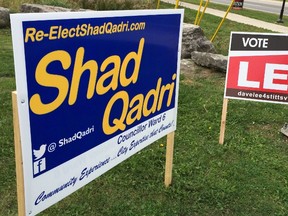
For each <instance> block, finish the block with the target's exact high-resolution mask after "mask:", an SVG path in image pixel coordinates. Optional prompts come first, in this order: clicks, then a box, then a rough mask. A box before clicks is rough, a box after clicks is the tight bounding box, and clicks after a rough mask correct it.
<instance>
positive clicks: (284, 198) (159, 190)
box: [0, 5, 288, 216]
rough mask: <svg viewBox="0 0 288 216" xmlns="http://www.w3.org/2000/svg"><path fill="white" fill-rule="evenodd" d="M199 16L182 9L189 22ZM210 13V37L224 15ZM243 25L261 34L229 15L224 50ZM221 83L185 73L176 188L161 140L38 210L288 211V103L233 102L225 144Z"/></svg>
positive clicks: (5, 195)
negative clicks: (286, 129) (168, 178)
mask: <svg viewBox="0 0 288 216" xmlns="http://www.w3.org/2000/svg"><path fill="white" fill-rule="evenodd" d="M162 7H168V6H167V5H166V6H165V5H162ZM171 7H172V6H171ZM194 14H195V11H190V10H185V20H186V21H192V18H191V17H193V16H192V15H194ZM206 18H207V19H205V20H203V23H202V27H203V30H204V32H205V34H206V35H207V37H210V36H211V35H212V34H213V33H214V29H215V28H216V26H217V25H218V23H219V19H218V18H216V17H213V16H208V15H207V16H206ZM208 20H209V21H208ZM238 30H239V31H259V32H260V31H263V30H262V29H257V28H255V27H253V28H252V27H250V26H246V25H242V24H238V23H235V22H230V21H228V20H227V22H226V21H225V28H223V29H222V30H221V31H220V32H219V35H218V36H217V37H216V39H215V43H217V50H218V51H219V52H221V53H225V52H227V50H228V41H229V36H230V31H238ZM0 42H1V49H0V63H1V67H0V128H1V130H0V145H1V148H0V179H1V180H0V200H1V202H0V215H1V216H2V215H3V216H6V215H17V201H16V180H15V162H14V145H13V125H12V108H11V107H12V106H11V91H13V90H15V80H14V73H13V70H14V69H13V57H12V45H11V35H10V31H9V30H0ZM224 82H225V76H224V74H220V73H215V72H211V71H209V70H207V69H203V68H200V69H197V70H193V71H191V76H181V81H180V93H179V110H178V122H177V131H176V137H175V152H174V167H173V184H172V186H171V187H169V188H165V186H164V183H163V176H164V164H165V147H162V145H161V144H162V143H165V139H161V140H159V141H157V142H155V143H153V144H151V145H150V146H149V147H147V148H146V149H144V150H143V151H141V152H140V153H138V154H135V155H134V156H132V157H131V158H130V159H128V160H126V161H125V162H123V163H121V164H120V165H118V166H117V167H115V168H113V169H112V170H110V171H109V172H107V173H105V174H104V175H103V176H101V177H99V178H97V179H96V180H94V181H93V182H91V183H90V184H88V185H87V186H85V187H83V188H81V189H80V190H78V191H77V192H75V193H73V194H72V195H70V196H69V197H67V198H65V199H64V200H62V201H60V202H59V203H57V204H56V205H54V206H52V207H50V208H49V209H47V210H45V211H44V212H43V213H41V214H40V215H43V216H44V215H47V216H48V215H62V216H66V215H67V216H71V215H72V216H74V215H81V216H82V215H85V216H86V215H88V216H90V215H91V216H98V215H99V216H101V215H111V216H114V215H115V216H118V215H123V216H126V215H127V216H130V215H131V216H135V215H141V216H142V215H147V216H150V215H155V216H158V215H160V216H161V215H163V216H179V215H180V216H186V215H229V216H230V215H261V216H262V215H287V211H288V181H287V179H288V140H287V137H285V136H283V135H282V134H281V133H279V129H280V128H281V127H282V125H283V124H284V122H285V121H286V118H287V112H288V110H287V109H288V107H287V106H285V105H279V104H268V103H256V102H247V101H238V100H230V102H229V104H228V116H227V125H226V136H225V144H224V145H223V146H221V145H219V144H218V138H219V129H220V118H221V110H222V100H223V90H224Z"/></svg>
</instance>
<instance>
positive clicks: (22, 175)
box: [11, 9, 184, 215]
mask: <svg viewBox="0 0 288 216" xmlns="http://www.w3.org/2000/svg"><path fill="white" fill-rule="evenodd" d="M183 14H184V10H183V9H179V10H174V9H173V10H172V9H171V10H147V11H146V10H145V11H113V12H111V11H104V12H98V11H97V12H73V13H66V12H64V13H62V12H60V13H49V14H46V13H45V14H13V15H11V26H12V28H11V29H12V40H13V47H14V59H15V71H16V87H17V92H13V93H12V101H13V116H14V142H15V160H16V169H17V170H16V172H17V193H18V211H19V215H35V214H37V213H39V212H41V211H43V210H44V209H46V208H48V207H49V206H51V205H53V204H55V203H56V202H58V201H60V200H61V199H63V198H64V197H66V196H68V195H69V194H71V193H73V192H74V191H76V190H78V189H79V188H81V187H83V186H85V185H86V184H88V183H89V182H91V181H93V180H94V179H95V178H97V177H98V176H100V175H102V174H104V173H105V172H106V171H108V170H110V169H111V168H113V167H114V166H116V165H117V164H119V163H121V162H122V161H124V160H126V159H127V158H129V157H130V156H132V155H133V154H135V153H136V152H138V151H140V150H141V149H143V148H145V147H146V146H148V145H150V144H151V143H153V142H155V141H156V140H157V139H159V138H161V137H163V136H165V135H167V134H168V135H167V157H166V168H165V169H166V170H165V180H164V182H165V185H166V186H169V185H170V184H171V182H172V164H173V147H174V131H175V130H176V118H177V104H178V89H179V76H180V53H181V39H182V23H183ZM141 16H142V17H145V16H147V17H149V16H150V17H156V16H179V26H178V27H177V28H178V30H177V31H178V32H177V34H178V39H177V40H178V41H177V54H176V56H177V61H176V62H177V63H176V65H175V67H176V73H177V75H173V76H172V79H173V83H174V82H175V96H173V97H174V99H173V100H172V101H173V104H174V105H173V106H174V107H173V109H171V108H170V109H168V110H166V111H164V112H163V111H161V110H160V112H158V113H159V114H157V115H154V116H151V117H150V116H148V117H147V118H146V120H144V121H142V122H139V123H138V124H135V126H132V127H130V128H128V129H126V130H125V129H124V130H123V131H122V132H121V133H124V132H127V131H131V130H134V131H136V129H135V128H136V127H137V126H138V127H141V126H142V125H141V124H145V123H147V122H148V121H152V120H153V121H154V120H156V119H162V120H163V124H164V123H165V122H166V123H167V122H169V121H170V123H169V124H167V125H165V126H163V127H162V130H163V131H164V130H166V128H168V129H167V130H166V131H165V132H160V130H159V135H158V134H157V136H155V137H153V138H151V139H150V138H149V139H150V140H149V141H148V142H145V139H144V141H143V143H144V144H143V146H140V147H139V149H137V150H136V151H135V152H133V151H131V153H130V155H129V154H128V155H127V157H125V158H124V159H121V160H119V161H118V162H115V164H114V165H109V166H105V164H108V163H109V161H110V157H108V156H105V157H107V160H105V161H104V160H103V161H100V162H99V164H96V165H95V166H94V167H90V169H89V168H88V166H91V162H89V163H90V165H86V166H87V167H86V168H85V169H84V170H83V171H82V172H81V177H83V178H82V179H84V178H86V176H87V178H88V175H90V174H91V173H92V174H91V176H92V175H94V176H92V177H90V179H89V180H87V181H86V182H85V183H83V184H78V185H77V184H76V183H78V182H79V179H80V178H81V177H79V176H78V177H71V178H68V179H67V181H66V182H63V179H61V180H62V183H61V181H59V179H58V180H57V181H58V182H57V183H55V182H54V183H53V184H54V185H56V184H59V185H60V186H59V187H58V186H57V188H56V189H55V190H54V189H53V190H51V192H49V191H48V192H47V193H46V191H45V189H38V188H40V187H39V186H38V184H36V185H37V187H38V188H35V187H32V183H31V182H30V180H31V179H38V180H39V182H44V181H45V178H46V177H43V176H44V175H45V174H46V173H50V174H49V176H50V177H51V176H56V174H57V173H58V174H59V170H62V171H63V170H64V169H67V167H68V165H67V166H66V164H67V163H68V162H69V164H70V165H69V166H73V164H74V165H75V164H76V163H78V162H79V161H83V159H84V156H83V155H88V156H87V157H88V158H89V155H91V154H93V152H92V150H94V149H96V148H97V151H99V152H100V153H102V154H105V153H104V150H105V147H102V145H103V144H102V143H101V145H100V144H99V145H97V146H96V147H93V148H92V149H91V150H88V151H87V154H86V152H85V153H83V154H79V155H77V156H76V157H73V158H72V159H70V160H68V162H65V163H62V164H63V166H62V164H60V166H57V167H56V168H57V169H58V170H57V172H55V173H54V169H55V168H51V169H50V170H47V172H46V171H45V173H44V174H41V173H39V171H37V173H36V172H35V162H34V160H37V159H38V158H40V160H42V159H43V157H44V156H43V154H44V155H45V156H46V153H47V151H46V149H45V150H44V151H42V149H41V148H42V145H41V146H39V150H37V149H38V148H37V149H35V147H33V146H32V143H30V144H29V142H32V141H31V140H33V137H32V135H31V131H30V128H29V130H28V133H27V130H26V129H25V126H27V125H31V122H33V119H31V110H30V109H31V97H30V96H29V97H28V95H29V89H27V87H26V84H27V83H28V82H29V77H26V73H25V72H26V71H27V68H29V65H28V64H27V61H26V60H27V59H26V60H25V55H26V52H27V50H26V48H25V46H24V40H25V37H24V32H25V29H26V34H27V31H28V30H27V27H25V29H24V27H23V26H24V24H23V23H25V22H28V23H29V22H31V23H33V22H38V21H43V22H46V21H47V20H49V21H52V22H54V21H59V20H60V21H61V20H62V19H63V17H65V18H64V20H69V19H72V20H73V19H74V20H75V19H79V20H81V19H109V18H110V19H114V18H115V19H116V18H118V17H129V18H130V17H141ZM31 31H33V30H31ZM39 34H40V36H39V35H38V36H39V37H41V35H42V37H43V34H44V37H46V36H45V33H39ZM16 35H17V36H16ZM19 35H20V36H19ZM21 37H23V38H22V39H21ZM19 38H20V40H19ZM31 38H33V37H31ZM35 38H36V39H35ZM35 38H34V39H35V40H37V36H35ZM26 40H27V37H26ZM28 40H29V39H28ZM32 40H33V39H31V41H32ZM33 42H34V41H33ZM140 46H141V40H140V42H139V47H140ZM139 47H138V53H137V52H136V51H135V52H134V53H136V55H137V54H139V52H140V51H139V49H140V48H141V47H140V48H139ZM131 53H132V52H131ZM131 53H130V54H131ZM133 55H134V56H135V54H133V53H132V54H131V55H130V56H133ZM23 56H24V58H23ZM127 56H128V55H127ZM26 58H28V57H27V55H26ZM141 58H142V57H141ZM124 61H125V59H124ZM28 63H29V62H28ZM127 64H128V63H127ZM136 64H137V63H136V60H135V65H136ZM135 65H134V69H135V68H136V66H135ZM126 66H127V65H126ZM127 67H128V66H127ZM130 67H131V66H130ZM25 68H26V70H25ZM23 72H24V73H23ZM36 72H37V69H36ZM134 72H135V70H134ZM134 72H133V73H132V75H133V74H134ZM138 73H140V72H138ZM126 78H127V77H126ZM23 81H24V82H23ZM25 83H26V84H25ZM158 83H159V82H158ZM171 84H172V83H171ZM171 84H169V87H170V85H171ZM27 85H28V84H27ZM167 86H168V84H167V85H166V87H167ZM171 86H173V88H174V84H173V85H171ZM170 89H172V87H170ZM168 90H169V88H168ZM59 91H60V90H59ZM171 91H172V90H171ZM164 93H165V92H164ZM164 93H163V94H164ZM151 94H152V93H151ZM173 94H174V93H173ZM164 96H165V95H164ZM164 96H162V97H164ZM147 103H148V102H147ZM150 103H151V102H150ZM147 106H148V105H147ZM167 107H168V102H167ZM162 120H161V121H162ZM18 123H19V124H18ZM163 124H162V125H163ZM18 125H19V126H18ZM166 126H167V127H166ZM151 128H152V126H151ZM88 129H89V128H88ZM91 130H92V129H91ZM93 130H94V127H93ZM151 130H152V129H151ZM93 132H94V131H93ZM139 133H140V132H139ZM146 133H147V134H150V135H151V134H152V131H149V130H148V132H146ZM157 133H158V132H157ZM77 134H78V132H77ZM75 135H76V133H75ZM77 136H78V135H77ZM117 136H118V137H119V133H118V134H116V135H115V136H114V137H112V138H109V139H108V140H107V141H105V143H107V142H108V141H110V142H111V140H112V141H113V140H114V141H115V139H116V137H117ZM153 136H154V135H153ZM73 137H74V136H73ZM73 137H72V136H71V140H73ZM135 137H136V136H135ZM143 137H144V136H143ZM147 137H148V136H147ZM151 137H152V136H151ZM79 139H80V138H79ZM147 139H148V138H147ZM67 140H68V139H67ZM64 141H65V140H64ZM73 141H74V140H73ZM59 143H60V141H59ZM67 143H69V142H68V141H67ZM140 143H141V142H140V141H139V143H138V144H137V145H140ZM27 144H28V150H27ZM51 144H52V143H51ZM57 144H58V143H57ZM105 145H107V144H105ZM123 145H124V144H123ZM129 145H130V144H129ZM131 145H132V144H131ZM137 145H136V144H135V148H136V146H137ZM126 146H127V145H126ZM122 147H123V146H122ZM122 147H121V148H122ZM118 148H119V147H118ZM32 150H33V151H32ZM35 150H37V151H38V156H37V154H36V153H35ZM95 151H96V150H95ZM120 151H121V149H119V152H120ZM39 152H40V153H39ZM49 152H50V151H49ZM119 152H118V155H119ZM33 154H34V155H33ZM125 154H126V153H125ZM37 157H38V158H37ZM103 157H104V156H103ZM33 158H34V159H33ZM35 158H36V159H35ZM75 158H77V160H76V159H75ZM90 158H91V156H90ZM112 159H115V158H112ZM112 159H111V160H112ZM116 159H117V157H116ZM77 161H78V162H77ZM31 162H32V164H33V163H34V168H33V166H31V165H29V163H30V164H31ZM37 163H38V164H36V165H37V166H38V168H39V167H41V163H42V164H43V163H46V161H45V160H44V161H40V162H38V161H37ZM81 163H82V162H81ZM27 164H28V165H27ZM71 164H72V165H71ZM84 164H85V163H83V165H84ZM45 166H46V165H45ZM64 167H66V168H64ZM36 168H37V167H36ZM91 169H92V171H91ZM97 169H99V170H100V169H101V171H99V172H98V171H95V170H97ZM39 170H40V172H41V171H42V170H41V169H40V168H39ZM44 170H45V169H44ZM52 171H53V172H52ZM84 171H85V172H84ZM90 171H91V172H90ZM94 171H95V174H93V172H94ZM33 176H34V177H33ZM46 176H47V175H46ZM59 182H60V183H59ZM34 183H35V182H34ZM74 184H76V185H75V186H74ZM69 186H70V188H72V187H74V188H73V189H71V190H70V188H69ZM51 187H52V186H51ZM54 187H55V186H54ZM63 188H64V189H66V188H68V190H69V191H68V192H65V194H60V193H59V191H61V190H64V189H63ZM31 189H32V190H37V191H40V190H43V192H42V193H40V194H39V193H38V197H36V200H35V194H36V193H35V192H30V190H31ZM31 193H32V194H34V195H33V196H34V197H32V196H31V195H30V194H31ZM55 194H56V195H55ZM58 194H60V195H59V196H58ZM54 195H55V197H56V198H55V199H54V198H52V199H49V198H50V197H53V196H54ZM47 200H48V201H47ZM44 201H47V202H46V204H45V205H44V204H43V206H41V207H39V208H35V205H37V204H39V203H40V202H44ZM32 203H34V204H32ZM33 205H34V207H32V206H33Z"/></svg>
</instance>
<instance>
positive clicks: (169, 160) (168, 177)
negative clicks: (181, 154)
mask: <svg viewBox="0 0 288 216" xmlns="http://www.w3.org/2000/svg"><path fill="white" fill-rule="evenodd" d="M174 135H175V132H174V131H173V132H171V133H169V134H167V147H166V164H165V186H166V187H168V186H170V185H171V183H172V166H173V152H174Z"/></svg>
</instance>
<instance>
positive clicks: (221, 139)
mask: <svg viewBox="0 0 288 216" xmlns="http://www.w3.org/2000/svg"><path fill="white" fill-rule="evenodd" d="M227 107H228V99H227V98H224V99H223V107H222V117H221V126H220V137H219V144H221V145H222V144H223V143H224V135H225V127H226V117H227Z"/></svg>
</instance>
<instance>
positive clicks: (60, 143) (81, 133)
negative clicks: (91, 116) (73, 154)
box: [58, 125, 94, 147]
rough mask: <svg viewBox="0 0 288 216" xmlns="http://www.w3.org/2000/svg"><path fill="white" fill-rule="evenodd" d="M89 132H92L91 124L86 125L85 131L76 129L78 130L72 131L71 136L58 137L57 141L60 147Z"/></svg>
mask: <svg viewBox="0 0 288 216" xmlns="http://www.w3.org/2000/svg"><path fill="white" fill-rule="evenodd" d="M91 133H94V125H92V126H91V127H88V128H87V129H86V130H85V131H78V132H76V133H74V135H73V136H70V137H66V138H62V139H60V140H59V141H58V143H59V147H62V146H64V145H66V144H69V143H72V142H74V141H76V140H79V139H82V138H83V137H85V136H87V135H89V134H91Z"/></svg>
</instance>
